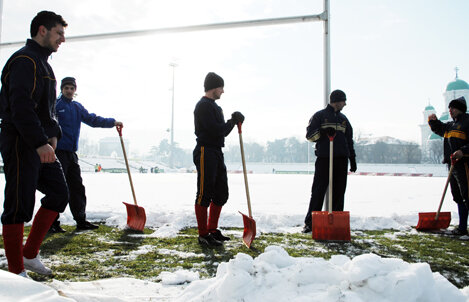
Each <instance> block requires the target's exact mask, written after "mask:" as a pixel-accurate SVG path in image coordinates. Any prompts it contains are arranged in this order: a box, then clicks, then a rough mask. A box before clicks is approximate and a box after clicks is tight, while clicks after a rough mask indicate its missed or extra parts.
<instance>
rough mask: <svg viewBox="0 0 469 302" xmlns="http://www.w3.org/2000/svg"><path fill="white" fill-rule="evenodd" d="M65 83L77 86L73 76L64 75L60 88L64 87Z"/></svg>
mask: <svg viewBox="0 0 469 302" xmlns="http://www.w3.org/2000/svg"><path fill="white" fill-rule="evenodd" d="M65 85H73V86H75V88H77V82H76V80H75V78H73V77H65V78H63V79H62V84H60V89H62V88H64V86H65Z"/></svg>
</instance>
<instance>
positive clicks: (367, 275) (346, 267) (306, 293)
mask: <svg viewBox="0 0 469 302" xmlns="http://www.w3.org/2000/svg"><path fill="white" fill-rule="evenodd" d="M466 300H467V297H465V296H464V295H463V294H462V292H461V291H460V290H459V289H457V288H456V287H455V286H454V285H452V284H451V283H450V282H449V281H447V280H446V279H445V278H443V277H442V276H441V275H440V274H438V273H432V271H431V270H430V266H429V265H428V264H426V263H417V264H409V263H406V262H404V261H402V260H400V259H385V258H381V257H379V256H377V255H374V254H365V255H360V256H357V257H355V258H353V259H349V258H348V257H347V256H341V255H338V256H332V258H331V259H330V260H324V259H322V258H294V257H290V256H289V255H288V254H287V252H286V251H285V250H284V249H282V248H280V247H276V246H270V247H267V248H266V250H265V252H264V253H263V254H261V255H259V256H258V257H257V258H255V259H252V258H251V257H250V256H249V255H246V254H242V253H240V254H238V255H237V256H236V257H235V258H234V259H233V260H230V261H229V262H228V263H222V264H220V265H219V267H218V270H217V274H216V277H215V278H212V279H207V280H200V281H196V282H193V283H192V284H191V285H190V286H189V287H188V288H187V289H186V290H185V291H184V292H183V294H182V295H181V296H180V297H179V298H178V299H177V300H176V301H206V302H209V301H213V302H216V301H245V302H248V301H252V302H254V301H318V302H319V301H320V302H328V301H330V302H333V301H334V302H335V301H344V302H345V301H350V302H352V301H375V302H378V301H427V302H430V301H453V302H457V301H461V302H462V301H466Z"/></svg>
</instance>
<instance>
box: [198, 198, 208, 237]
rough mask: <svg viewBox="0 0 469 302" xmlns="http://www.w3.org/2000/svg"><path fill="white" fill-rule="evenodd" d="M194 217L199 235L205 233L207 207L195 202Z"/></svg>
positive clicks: (206, 232) (206, 231)
mask: <svg viewBox="0 0 469 302" xmlns="http://www.w3.org/2000/svg"><path fill="white" fill-rule="evenodd" d="M195 217H196V218H197V228H198V229H199V236H205V235H207V234H208V230H207V208H206V207H204V206H201V205H198V204H196V205H195Z"/></svg>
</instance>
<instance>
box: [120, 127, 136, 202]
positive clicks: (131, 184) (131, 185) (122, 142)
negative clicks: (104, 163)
mask: <svg viewBox="0 0 469 302" xmlns="http://www.w3.org/2000/svg"><path fill="white" fill-rule="evenodd" d="M116 129H117V132H118V133H119V138H120V141H121V146H122V153H124V159H125V166H126V168H127V174H128V175H129V181H130V189H132V196H133V197H134V204H135V205H136V206H138V204H137V197H135V190H134V184H133V182H132V176H131V175H130V168H129V161H128V160H127V154H126V152H125V146H124V140H123V139H122V126H116Z"/></svg>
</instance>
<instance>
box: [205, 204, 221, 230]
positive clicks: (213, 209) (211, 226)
mask: <svg viewBox="0 0 469 302" xmlns="http://www.w3.org/2000/svg"><path fill="white" fill-rule="evenodd" d="M221 208H222V207H221V206H219V205H216V204H214V203H213V202H212V203H211V204H210V214H209V216H208V231H209V232H210V233H213V232H215V231H216V230H217V227H218V218H220V212H221Z"/></svg>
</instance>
